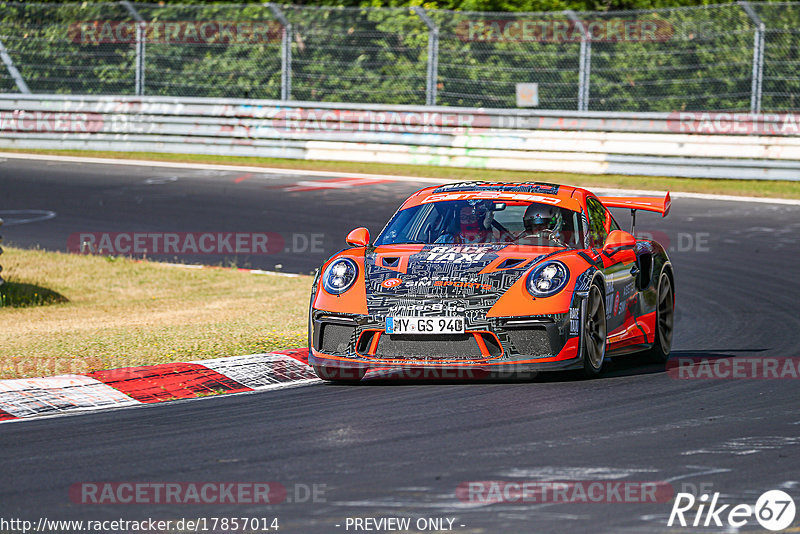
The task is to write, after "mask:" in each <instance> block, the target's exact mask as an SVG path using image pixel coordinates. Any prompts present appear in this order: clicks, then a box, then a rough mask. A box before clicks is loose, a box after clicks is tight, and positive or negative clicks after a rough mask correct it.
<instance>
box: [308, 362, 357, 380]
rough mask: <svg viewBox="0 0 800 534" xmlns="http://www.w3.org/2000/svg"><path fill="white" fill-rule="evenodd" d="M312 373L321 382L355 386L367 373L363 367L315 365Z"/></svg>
mask: <svg viewBox="0 0 800 534" xmlns="http://www.w3.org/2000/svg"><path fill="white" fill-rule="evenodd" d="M314 372H315V373H317V376H318V377H320V378H321V379H323V380H327V381H329V382H338V383H341V384H355V383H356V382H358V381H359V380H361V379H362V378H364V375H365V374H366V373H367V369H366V368H364V367H327V366H325V365H315V366H314Z"/></svg>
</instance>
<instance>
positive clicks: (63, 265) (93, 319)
mask: <svg viewBox="0 0 800 534" xmlns="http://www.w3.org/2000/svg"><path fill="white" fill-rule="evenodd" d="M4 249H5V251H4V253H3V255H2V257H0V259H2V265H3V278H4V279H5V280H6V281H7V283H6V284H5V286H2V287H4V289H2V290H1V291H2V293H0V294H2V295H5V297H4V301H3V302H4V303H5V305H4V306H2V307H0V325H2V328H1V329H0V379H3V378H23V377H33V376H48V375H54V374H64V373H85V372H90V371H93V370H98V369H112V368H117V367H126V366H133V365H151V364H158V363H167V362H175V361H188V360H199V359H206V358H216V357H223V356H235V355H239V354H253V353H259V352H268V351H270V350H276V349H282V348H291V347H305V346H306V332H307V324H306V322H307V313H308V310H307V308H306V306H307V304H308V296H309V294H310V291H311V277H308V276H299V277H296V278H289V277H282V276H273V275H254V274H249V273H245V272H239V271H234V270H230V269H183V268H179V267H174V266H169V265H165V264H160V263H151V262H140V261H134V260H131V259H127V258H107V257H103V256H82V255H78V254H66V253H59V252H45V251H41V250H25V249H18V248H15V247H4ZM110 260H113V261H110Z"/></svg>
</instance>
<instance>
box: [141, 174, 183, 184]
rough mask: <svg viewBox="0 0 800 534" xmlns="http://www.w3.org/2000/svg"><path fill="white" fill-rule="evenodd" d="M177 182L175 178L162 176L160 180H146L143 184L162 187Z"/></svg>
mask: <svg viewBox="0 0 800 534" xmlns="http://www.w3.org/2000/svg"><path fill="white" fill-rule="evenodd" d="M177 181H178V177H177V176H163V177H160V178H148V179H147V180H145V181H144V183H145V184H147V185H162V184H169V183H172V182H177Z"/></svg>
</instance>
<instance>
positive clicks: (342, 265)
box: [322, 258, 358, 295]
mask: <svg viewBox="0 0 800 534" xmlns="http://www.w3.org/2000/svg"><path fill="white" fill-rule="evenodd" d="M356 278H358V266H357V265H356V262H354V261H353V260H351V259H350V258H339V259H337V260H333V261H332V262H331V263H330V265H328V267H327V268H326V269H325V272H324V273H322V287H323V288H325V291H327V292H328V293H330V294H332V295H339V294H341V293H344V292H345V291H347V290H348V289H350V287H351V286H352V285H353V283H354V282H355V281H356Z"/></svg>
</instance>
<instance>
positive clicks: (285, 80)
mask: <svg viewBox="0 0 800 534" xmlns="http://www.w3.org/2000/svg"><path fill="white" fill-rule="evenodd" d="M264 5H265V6H267V7H268V8H269V10H270V11H272V14H273V15H274V16H275V18H276V19H278V22H280V23H281V26H282V29H281V100H284V101H286V100H291V98H292V25H291V24H290V23H289V19H287V18H286V15H284V14H283V11H282V10H281V8H280V7H278V5H277V4H273V3H272V2H267V3H266V4H264Z"/></svg>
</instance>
